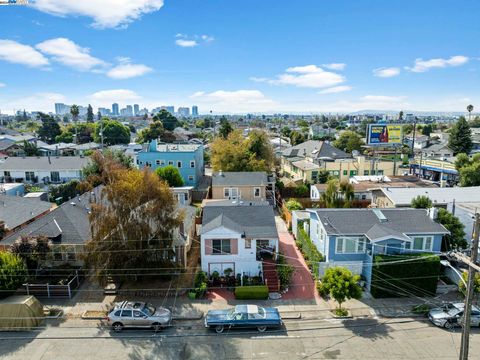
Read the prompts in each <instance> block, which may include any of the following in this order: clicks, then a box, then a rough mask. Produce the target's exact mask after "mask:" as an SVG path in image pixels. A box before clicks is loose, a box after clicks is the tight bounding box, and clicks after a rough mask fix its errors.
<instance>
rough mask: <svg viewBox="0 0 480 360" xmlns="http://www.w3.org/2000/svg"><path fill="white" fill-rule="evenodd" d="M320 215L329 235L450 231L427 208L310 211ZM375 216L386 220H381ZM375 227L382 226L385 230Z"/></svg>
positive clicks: (437, 232)
mask: <svg viewBox="0 0 480 360" xmlns="http://www.w3.org/2000/svg"><path fill="white" fill-rule="evenodd" d="M309 211H310V212H313V213H316V214H317V216H318V217H319V219H320V221H321V222H322V224H323V226H324V228H325V230H326V231H327V233H329V234H336V235H366V234H367V233H368V232H369V231H370V235H371V236H372V237H379V236H381V235H382V234H384V233H385V232H388V231H391V232H392V234H398V233H400V234H407V235H408V234H423V233H428V234H446V233H448V231H447V230H446V229H445V228H444V227H443V226H442V225H440V224H438V223H436V222H435V221H433V220H432V219H430V217H429V216H428V214H427V211H426V210H424V209H410V208H408V209H405V208H404V209H309ZM375 213H380V214H381V215H383V216H384V217H385V220H383V221H382V220H381V219H380V218H379V217H378V216H377V215H376V214H375ZM375 225H381V227H379V226H376V227H375Z"/></svg>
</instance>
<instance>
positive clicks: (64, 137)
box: [55, 129, 73, 144]
mask: <svg viewBox="0 0 480 360" xmlns="http://www.w3.org/2000/svg"><path fill="white" fill-rule="evenodd" d="M55 141H56V142H57V143H67V144H70V143H73V134H72V133H71V132H70V131H68V130H66V129H64V130H63V131H62V133H61V134H60V135H57V136H56V137H55Z"/></svg>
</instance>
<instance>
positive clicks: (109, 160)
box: [78, 149, 133, 193]
mask: <svg viewBox="0 0 480 360" xmlns="http://www.w3.org/2000/svg"><path fill="white" fill-rule="evenodd" d="M132 167H133V161H132V158H131V157H130V156H128V155H125V153H124V152H123V151H121V150H110V149H107V150H105V151H104V152H103V153H102V152H100V151H98V150H97V151H95V152H94V153H93V154H92V156H90V162H89V163H88V164H87V165H86V166H85V167H84V168H83V169H82V175H83V177H84V178H85V181H83V182H82V183H81V184H80V185H79V186H78V190H79V192H80V193H84V192H86V191H89V190H91V189H92V188H94V187H96V186H98V185H101V184H103V185H105V184H109V183H110V182H112V181H113V179H114V178H115V174H116V173H117V172H118V171H119V170H125V169H131V168H132Z"/></svg>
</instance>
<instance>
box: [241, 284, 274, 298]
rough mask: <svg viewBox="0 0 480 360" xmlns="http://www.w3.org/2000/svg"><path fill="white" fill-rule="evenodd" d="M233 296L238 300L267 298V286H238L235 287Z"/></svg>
mask: <svg viewBox="0 0 480 360" xmlns="http://www.w3.org/2000/svg"><path fill="white" fill-rule="evenodd" d="M235 297H236V298H237V299H239V300H265V299H267V298H268V287H267V286H266V285H259V286H238V287H236V288H235Z"/></svg>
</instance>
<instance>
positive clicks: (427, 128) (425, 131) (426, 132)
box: [422, 124, 433, 136]
mask: <svg viewBox="0 0 480 360" xmlns="http://www.w3.org/2000/svg"><path fill="white" fill-rule="evenodd" d="M432 131H433V127H432V124H426V125H425V126H424V127H423V128H422V135H425V136H430V134H431V133H432Z"/></svg>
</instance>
